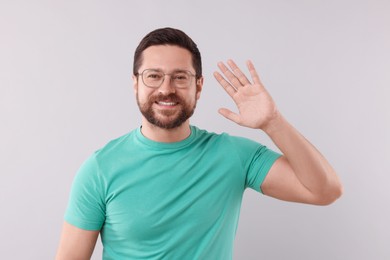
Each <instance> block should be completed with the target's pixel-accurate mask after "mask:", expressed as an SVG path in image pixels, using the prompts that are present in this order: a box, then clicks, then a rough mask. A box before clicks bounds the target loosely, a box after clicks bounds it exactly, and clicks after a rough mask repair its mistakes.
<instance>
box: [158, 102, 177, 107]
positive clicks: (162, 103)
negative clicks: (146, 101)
mask: <svg viewBox="0 0 390 260" xmlns="http://www.w3.org/2000/svg"><path fill="white" fill-rule="evenodd" d="M158 104H159V105H163V106H174V105H176V103H175V102H164V101H159V102H158Z"/></svg>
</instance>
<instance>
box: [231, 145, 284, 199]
mask: <svg viewBox="0 0 390 260" xmlns="http://www.w3.org/2000/svg"><path fill="white" fill-rule="evenodd" d="M234 140H235V142H236V149H237V150H236V151H237V152H238V154H239V156H240V158H241V161H242V162H243V165H242V166H243V168H244V169H243V170H244V172H245V174H246V176H245V187H246V188H247V187H249V188H252V189H254V190H256V191H258V192H261V193H262V190H261V188H260V187H261V184H262V183H263V181H264V179H265V177H266V176H267V174H268V172H269V170H270V169H271V167H272V165H273V164H274V162H275V161H276V160H277V159H278V158H279V157H280V156H281V154H279V153H277V152H275V151H273V150H270V149H268V148H267V147H266V146H264V145H262V144H260V143H257V142H255V141H252V140H250V139H246V138H241V137H238V138H235V139H234Z"/></svg>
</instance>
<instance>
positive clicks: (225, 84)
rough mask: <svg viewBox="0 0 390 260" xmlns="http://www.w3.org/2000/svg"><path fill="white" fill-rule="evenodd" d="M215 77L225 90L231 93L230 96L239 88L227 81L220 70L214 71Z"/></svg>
mask: <svg viewBox="0 0 390 260" xmlns="http://www.w3.org/2000/svg"><path fill="white" fill-rule="evenodd" d="M214 77H215V79H216V80H217V81H218V83H219V84H220V85H221V86H222V87H223V88H224V89H225V91H226V92H227V93H228V94H229V96H231V97H233V96H234V94H235V93H236V91H237V89H236V88H235V87H234V86H232V85H231V84H230V83H229V82H227V81H226V80H225V78H224V77H223V76H222V75H221V74H220V73H219V72H214Z"/></svg>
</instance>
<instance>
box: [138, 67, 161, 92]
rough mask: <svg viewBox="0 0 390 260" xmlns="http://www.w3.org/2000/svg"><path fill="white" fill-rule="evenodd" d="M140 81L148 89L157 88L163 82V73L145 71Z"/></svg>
mask: <svg viewBox="0 0 390 260" xmlns="http://www.w3.org/2000/svg"><path fill="white" fill-rule="evenodd" d="M142 80H143V81H144V84H145V85H146V86H148V87H154V88H156V87H159V86H160V85H161V83H162V82H163V80H164V73H162V72H161V71H158V70H145V71H144V72H143V73H142Z"/></svg>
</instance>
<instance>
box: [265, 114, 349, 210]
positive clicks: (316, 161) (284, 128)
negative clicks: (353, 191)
mask: <svg viewBox="0 0 390 260" xmlns="http://www.w3.org/2000/svg"><path fill="white" fill-rule="evenodd" d="M263 130H264V131H265V132H266V133H267V134H268V136H269V137H270V138H271V139H272V141H273V142H274V143H275V144H276V146H277V147H278V148H279V149H280V151H281V152H282V153H283V155H284V156H285V158H286V159H287V161H288V163H289V164H290V166H291V168H292V169H293V171H294V174H295V175H296V177H297V178H298V180H299V181H300V182H301V184H302V185H303V186H304V187H305V188H306V189H307V190H308V191H310V193H312V194H313V196H315V197H316V198H318V200H319V201H322V200H323V201H324V204H326V201H334V200H335V199H337V198H338V197H339V196H340V195H341V192H342V187H341V183H340V181H339V178H338V176H337V175H336V173H335V171H334V169H333V168H332V166H331V165H330V164H329V162H328V161H327V160H326V159H325V157H324V156H323V155H322V154H321V153H320V152H319V151H318V150H317V149H316V148H315V147H314V146H313V145H312V144H311V143H310V142H309V141H308V140H306V139H305V138H304V137H303V136H302V135H301V134H300V133H299V132H298V131H297V130H296V129H295V128H294V127H293V126H292V125H291V124H289V123H288V122H287V120H286V119H285V118H284V117H283V116H281V115H279V116H278V117H277V118H276V119H274V120H273V121H272V122H270V124H269V125H268V127H267V128H265V129H263Z"/></svg>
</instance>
